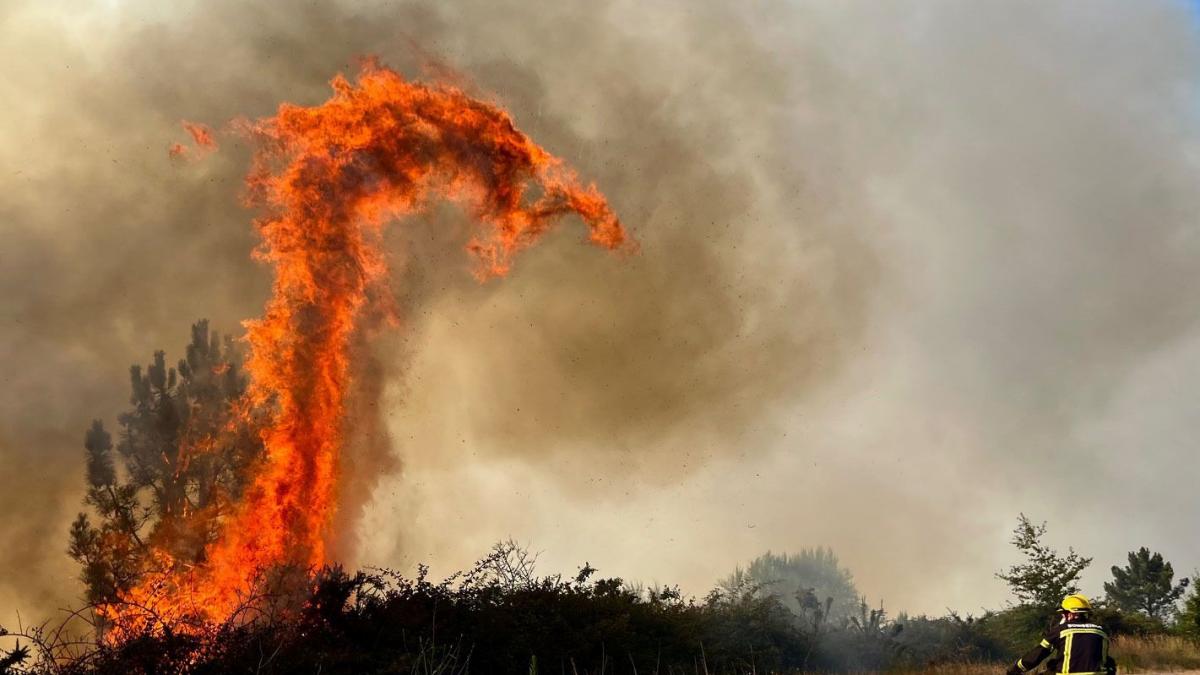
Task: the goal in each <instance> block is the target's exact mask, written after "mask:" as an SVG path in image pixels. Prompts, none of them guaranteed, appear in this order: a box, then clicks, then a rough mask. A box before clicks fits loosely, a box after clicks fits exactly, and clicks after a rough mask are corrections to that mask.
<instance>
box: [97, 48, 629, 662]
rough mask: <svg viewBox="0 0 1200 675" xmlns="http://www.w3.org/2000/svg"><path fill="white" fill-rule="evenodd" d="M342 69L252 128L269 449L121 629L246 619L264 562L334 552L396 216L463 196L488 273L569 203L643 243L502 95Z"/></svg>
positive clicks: (603, 236)
mask: <svg viewBox="0 0 1200 675" xmlns="http://www.w3.org/2000/svg"><path fill="white" fill-rule="evenodd" d="M332 87H333V96H332V97H331V98H330V99H329V100H327V101H325V102H324V103H323V104H321V105H318V106H315V107H302V106H297V105H292V104H288V103H285V104H282V105H281V106H280V107H279V109H278V111H277V113H276V115H275V116H274V117H270V118H266V119H262V120H259V121H255V122H245V123H243V124H242V129H241V130H242V131H243V132H244V133H247V134H248V135H249V136H250V137H251V138H252V139H253V140H254V141H255V142H256V143H255V147H256V148H257V150H256V154H255V157H254V161H253V167H252V169H251V171H250V173H249V175H248V177H247V187H248V195H249V199H250V202H251V203H252V205H254V206H257V207H259V208H260V209H261V215H260V217H259V218H258V219H257V220H256V221H255V225H256V227H257V229H258V231H259V234H260V236H261V244H260V246H259V247H258V249H257V250H256V251H255V252H254V255H255V257H256V258H257V259H259V260H262V261H265V262H267V263H269V264H270V265H271V266H272V267H273V270H274V287H273V292H272V295H271V297H270V299H269V300H268V302H267V304H266V308H265V311H264V314H263V316H262V317H261V318H259V319H255V320H253V321H248V322H247V323H246V328H247V335H246V338H247V340H248V341H249V344H250V351H249V357H248V360H247V364H246V369H247V372H248V373H249V375H250V386H249V389H248V391H247V394H246V398H245V400H244V401H243V404H242V405H241V406H240V409H241V410H242V411H243V412H242V413H241V417H242V422H243V423H244V424H246V425H248V427H249V428H257V429H260V430H261V431H260V434H261V436H262V439H263V441H264V445H265V454H264V456H263V458H262V460H261V462H260V463H259V464H258V465H257V466H256V468H255V469H254V474H253V477H252V480H250V481H248V483H247V484H248V487H247V489H246V491H245V493H244V494H243V495H242V497H241V500H240V501H239V502H238V503H237V504H236V505H233V506H231V507H230V511H229V515H228V516H227V517H226V518H225V520H224V521H223V523H222V525H221V529H220V531H219V535H218V537H217V539H216V541H215V543H213V544H212V545H211V546H209V548H208V549H207V551H206V560H205V562H204V563H203V564H201V565H198V566H189V565H184V564H180V563H179V562H178V561H176V560H174V559H173V558H171V556H170V555H169V554H168V553H167V552H166V551H165V550H156V552H155V554H154V560H153V567H154V569H152V570H149V571H148V572H147V574H146V575H145V576H144V578H143V581H142V582H141V584H140V585H139V586H138V587H137V588H136V589H135V590H134V591H133V592H132V593H130V594H129V596H128V597H127V598H125V600H126V601H127V602H128V603H129V604H125V605H114V606H111V607H106V608H102V611H103V613H105V614H106V616H107V617H108V618H109V619H111V620H112V622H113V626H114V628H113V632H112V635H114V636H115V638H116V639H119V637H120V636H121V635H122V634H127V633H128V631H131V630H138V629H140V628H142V627H145V626H148V625H152V624H151V623H150V622H151V621H154V622H157V621H159V620H162V621H164V622H166V623H175V622H184V623H186V622H190V621H196V622H199V623H204V622H220V621H225V620H228V619H230V617H231V616H232V615H233V614H234V613H235V612H236V611H237V610H238V609H239V607H241V606H243V604H244V602H245V600H246V598H247V597H248V596H249V595H250V594H251V593H253V592H254V591H255V584H256V580H257V579H259V578H260V575H261V574H262V573H263V572H264V571H269V570H272V569H278V568H280V567H282V566H290V567H294V568H299V569H304V570H311V569H313V568H316V567H319V566H321V565H323V564H325V563H326V562H328V559H327V551H326V542H327V541H328V540H329V535H330V532H329V528H330V523H331V516H332V514H333V512H334V510H335V508H336V499H335V498H336V495H335V490H334V488H335V484H336V477H337V473H338V460H339V453H340V452H341V449H342V445H343V429H342V425H343V419H344V405H345V398H346V392H347V389H348V379H349V376H350V373H351V365H352V364H351V359H352V358H353V355H352V354H351V352H350V349H349V345H350V344H351V342H352V337H353V336H354V335H355V333H356V330H358V326H359V321H358V319H359V318H360V316H361V315H362V313H363V310H364V309H365V308H366V306H367V304H368V303H369V302H374V300H373V299H372V295H373V294H370V293H369V290H370V289H372V288H373V287H378V284H379V283H380V282H381V281H382V280H383V278H384V277H385V276H386V274H387V271H388V270H387V266H386V260H385V257H384V254H383V251H382V250H381V237H380V231H381V229H382V228H383V227H384V226H386V225H389V224H396V223H403V222H404V219H405V218H406V217H407V216H411V215H413V214H415V213H419V212H421V211H423V210H425V209H426V208H428V207H429V206H430V205H431V204H432V203H434V202H436V201H438V200H453V201H455V202H458V203H460V204H462V205H463V206H464V208H465V209H466V210H467V211H468V212H469V213H470V214H471V215H473V217H474V218H476V219H477V220H478V223H479V227H478V231H477V234H476V235H475V237H474V238H473V239H472V240H471V241H470V242H469V243H468V244H467V250H468V251H469V252H470V253H471V254H472V255H473V256H474V257H475V259H476V261H477V265H476V274H477V276H478V277H479V278H480V279H481V280H483V279H487V278H491V277H496V276H501V275H504V274H505V273H506V272H508V270H509V267H510V264H511V262H512V259H513V257H514V255H515V254H517V253H518V252H520V251H521V250H522V249H524V248H525V247H527V246H530V245H532V244H533V243H534V242H536V241H537V239H538V238H539V237H540V236H541V235H542V234H544V233H545V232H546V231H547V229H548V228H550V226H551V225H552V224H553V223H554V221H555V220H556V219H557V218H558V217H559V216H562V215H567V214H571V213H575V214H577V215H578V216H579V217H580V218H581V219H582V221H583V223H584V224H585V225H586V226H587V231H588V236H589V239H590V241H591V242H592V243H593V244H595V245H598V246H601V247H603V248H606V249H619V248H622V247H624V246H627V245H630V240H629V238H628V235H627V234H626V232H625V230H624V229H623V227H622V226H621V223H620V221H619V220H618V219H617V217H616V215H615V214H614V213H613V212H612V210H611V209H610V208H609V205H608V203H607V202H606V200H605V198H604V196H603V195H601V194H600V192H599V191H598V190H597V189H596V188H595V186H593V185H584V184H581V183H580V181H579V179H578V178H577V177H576V174H575V173H574V171H572V170H571V169H570V168H568V167H567V166H565V165H564V164H563V163H562V162H561V161H560V160H559V159H558V158H556V157H554V156H552V155H551V154H549V153H548V152H547V151H546V150H544V149H542V148H541V147H539V146H538V145H537V144H536V143H534V142H533V141H532V140H531V139H530V138H529V137H528V136H526V135H525V134H523V133H521V132H520V131H519V130H517V128H516V127H515V126H514V124H513V121H512V118H511V117H510V116H509V115H508V113H507V112H505V111H504V110H503V109H501V108H500V107H498V106H497V105H495V104H493V103H487V102H484V101H480V100H478V99H475V98H472V97H471V96H469V95H467V94H466V93H464V92H463V91H462V90H461V89H459V88H457V87H454V86H450V85H445V84H421V83H416V82H409V81H407V80H405V79H404V78H403V77H401V76H400V75H399V74H397V73H395V72H394V71H392V70H389V69H387V68H385V67H383V66H381V65H379V64H378V63H376V62H374V61H371V62H368V63H366V64H365V65H364V66H363V69H362V72H361V73H360V74H359V77H358V79H357V81H356V82H350V81H348V80H347V79H345V78H344V77H342V76H338V77H336V78H334V80H333V81H332ZM184 126H185V128H186V129H187V130H188V132H189V133H190V134H191V135H192V138H193V139H194V141H195V142H196V146H197V147H198V148H213V147H215V145H216V143H215V141H214V140H213V137H212V134H211V132H210V131H209V130H208V128H207V127H204V126H202V125H194V124H191V123H185V125H184ZM374 295H379V294H374ZM383 301H386V299H385V300H383ZM264 411H266V412H265V414H264ZM264 418H265V422H264V421H263V419H264ZM197 445H200V444H197ZM152 617H153V618H152Z"/></svg>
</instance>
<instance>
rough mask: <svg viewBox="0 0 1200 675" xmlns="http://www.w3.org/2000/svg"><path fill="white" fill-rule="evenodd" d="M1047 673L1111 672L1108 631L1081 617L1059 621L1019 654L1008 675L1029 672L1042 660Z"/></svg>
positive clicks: (1110, 674) (1113, 668) (1081, 674)
mask: <svg viewBox="0 0 1200 675" xmlns="http://www.w3.org/2000/svg"><path fill="white" fill-rule="evenodd" d="M1047 657H1048V658H1049V661H1047V663H1046V670H1047V672H1051V673H1062V674H1063V675H1113V674H1114V673H1116V672H1117V664H1116V662H1114V661H1113V658H1112V657H1111V656H1109V654H1108V633H1107V632H1106V631H1105V630H1104V627H1103V626H1101V625H1100V624H1096V623H1091V621H1090V619H1088V618H1087V617H1086V616H1085V617H1076V618H1075V619H1074V620H1073V621H1071V622H1069V623H1068V622H1067V621H1065V620H1064V621H1063V622H1062V623H1060V624H1058V625H1057V626H1054V627H1053V628H1051V629H1050V630H1048V631H1046V635H1045V636H1044V637H1043V638H1042V641H1041V643H1040V644H1038V646H1037V647H1034V648H1033V649H1032V650H1030V651H1029V653H1027V654H1025V655H1024V656H1022V657H1021V659H1020V660H1019V661H1017V662H1016V664H1014V665H1013V667H1012V668H1009V669H1008V673H1009V675H1019V674H1020V673H1026V672H1029V671H1032V670H1033V669H1035V668H1037V667H1038V664H1040V663H1041V662H1042V661H1045V660H1046V659H1047Z"/></svg>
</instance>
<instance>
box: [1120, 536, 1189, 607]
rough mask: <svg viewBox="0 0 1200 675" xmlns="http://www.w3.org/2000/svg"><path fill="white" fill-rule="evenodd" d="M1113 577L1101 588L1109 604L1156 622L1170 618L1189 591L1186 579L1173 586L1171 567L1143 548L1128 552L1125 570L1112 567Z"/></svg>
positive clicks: (1173, 577) (1173, 576) (1160, 555)
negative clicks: (1140, 614) (1137, 613)
mask: <svg viewBox="0 0 1200 675" xmlns="http://www.w3.org/2000/svg"><path fill="white" fill-rule="evenodd" d="M1112 575H1113V580H1112V581H1110V582H1105V584H1104V592H1105V593H1107V594H1108V602H1109V603H1110V604H1112V605H1114V606H1116V607H1117V608H1119V609H1122V610H1125V611H1127V612H1141V613H1142V614H1145V615H1146V616H1148V617H1150V618H1152V619H1158V620H1159V621H1166V620H1168V619H1170V618H1171V616H1172V615H1173V614H1174V613H1175V611H1176V603H1178V602H1179V598H1180V597H1182V596H1183V593H1184V591H1185V590H1186V589H1187V587H1188V579H1187V578H1184V579H1181V580H1180V581H1179V583H1175V570H1174V569H1173V568H1172V567H1171V563H1169V562H1167V561H1165V560H1163V557H1162V554H1161V553H1151V552H1150V549H1148V548H1146V547H1145V546H1143V547H1141V548H1139V549H1138V550H1136V551H1130V552H1129V564H1127V565H1126V566H1125V567H1124V568H1121V567H1117V566H1116V565H1113V567H1112Z"/></svg>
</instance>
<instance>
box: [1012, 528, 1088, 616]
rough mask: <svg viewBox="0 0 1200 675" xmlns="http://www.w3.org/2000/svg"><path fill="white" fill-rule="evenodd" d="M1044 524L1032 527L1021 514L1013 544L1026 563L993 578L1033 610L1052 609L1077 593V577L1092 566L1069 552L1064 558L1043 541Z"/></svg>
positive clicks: (1014, 566)
mask: <svg viewBox="0 0 1200 675" xmlns="http://www.w3.org/2000/svg"><path fill="white" fill-rule="evenodd" d="M1044 536H1046V523H1044V522H1043V523H1042V524H1041V525H1034V524H1033V523H1032V522H1030V520H1029V518H1028V517H1026V515H1025V514H1024V513H1022V514H1021V515H1020V517H1019V518H1018V519H1017V527H1016V529H1014V530H1013V538H1012V540H1011V541H1012V544H1013V546H1016V547H1017V550H1019V551H1020V552H1021V554H1022V555H1024V556H1025V562H1023V563H1019V564H1016V565H1013V566H1012V567H1009V568H1008V569H1007V570H1005V571H1001V572H998V573H997V574H996V576H997V577H998V578H1000V579H1003V580H1004V581H1006V582H1008V586H1009V588H1011V589H1012V592H1013V595H1015V596H1017V600H1018V601H1019V602H1020V603H1021V604H1026V605H1033V606H1035V607H1039V608H1041V607H1044V608H1050V607H1055V606H1057V605H1058V604H1059V602H1061V601H1062V599H1063V598H1064V597H1065V596H1068V595H1070V594H1072V593H1078V592H1079V585H1078V582H1079V576H1080V575H1081V574H1083V570H1085V569H1087V567H1088V565H1091V564H1092V559H1091V558H1084V557H1082V556H1080V555H1079V554H1077V553H1075V549H1073V548H1068V549H1067V554H1066V555H1060V554H1059V553H1058V551H1055V550H1054V549H1052V548H1050V547H1049V546H1048V545H1047V544H1045V543H1044V542H1043V541H1042V538H1043V537H1044Z"/></svg>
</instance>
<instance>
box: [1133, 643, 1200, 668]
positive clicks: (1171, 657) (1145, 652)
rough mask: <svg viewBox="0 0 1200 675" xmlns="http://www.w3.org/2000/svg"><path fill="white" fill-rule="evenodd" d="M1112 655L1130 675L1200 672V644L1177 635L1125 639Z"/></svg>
mask: <svg viewBox="0 0 1200 675" xmlns="http://www.w3.org/2000/svg"><path fill="white" fill-rule="evenodd" d="M1112 653H1113V657H1115V658H1116V659H1117V665H1118V666H1119V667H1120V669H1121V671H1122V672H1127V673H1146V672H1173V671H1180V670H1200V643H1197V642H1196V641H1194V640H1188V639H1186V638H1181V637H1176V636H1173V635H1154V636H1150V637H1133V636H1121V637H1118V638H1115V639H1114V640H1113V645H1112Z"/></svg>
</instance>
